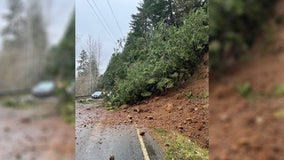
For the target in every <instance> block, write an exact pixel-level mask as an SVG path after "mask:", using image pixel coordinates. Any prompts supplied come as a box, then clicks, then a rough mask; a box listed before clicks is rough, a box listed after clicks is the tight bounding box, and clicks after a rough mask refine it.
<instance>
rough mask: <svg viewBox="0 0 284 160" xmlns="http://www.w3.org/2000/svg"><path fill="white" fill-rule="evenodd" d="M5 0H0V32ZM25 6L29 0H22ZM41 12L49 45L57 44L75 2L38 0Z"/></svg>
mask: <svg viewBox="0 0 284 160" xmlns="http://www.w3.org/2000/svg"><path fill="white" fill-rule="evenodd" d="M6 2H7V0H0V31H1V30H2V28H3V27H4V26H5V25H6V22H5V20H4V19H3V17H2V16H3V13H7V11H8V10H7V5H6ZM23 2H24V4H25V6H26V5H27V3H28V2H29V0H23ZM40 2H41V4H42V11H43V15H44V17H45V22H46V27H47V28H46V29H47V33H48V40H49V44H50V45H54V44H57V43H58V42H59V41H60V40H61V38H62V36H63V34H64V33H65V30H66V27H67V25H68V23H69V21H70V19H71V15H72V11H73V10H74V5H75V0H40ZM1 46H2V38H1V36H0V47H1Z"/></svg>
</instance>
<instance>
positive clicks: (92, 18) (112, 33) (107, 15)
mask: <svg viewBox="0 0 284 160" xmlns="http://www.w3.org/2000/svg"><path fill="white" fill-rule="evenodd" d="M107 2H109V3H110V6H111V8H112V10H113V12H114V14H115V17H116V18H117V22H118V25H119V27H118V25H117V23H116V21H115V19H114V16H113V14H112V11H111V9H110V7H109V5H108V3H107ZM139 2H142V0H76V57H77V58H78V56H79V54H80V52H81V50H82V48H83V47H84V46H85V44H86V41H87V38H88V36H89V35H90V36H92V37H93V38H94V39H100V41H101V44H102V53H101V59H100V68H99V71H100V74H102V73H103V72H104V71H105V69H106V67H107V65H108V62H109V60H110V58H111V55H112V53H113V49H114V48H115V47H116V41H117V40H119V39H121V38H123V37H126V36H127V34H128V32H129V31H130V27H129V26H130V20H131V15H132V14H135V13H137V12H138V11H137V8H136V7H137V6H138V3H139ZM89 3H90V4H91V5H90V4H89ZM91 6H93V9H94V10H95V11H93V9H92V7H91ZM94 12H96V14H97V15H96V14H95V13H94ZM98 17H99V18H98ZM104 26H105V27H104ZM105 28H109V29H105ZM119 28H120V29H121V30H120V29H119ZM106 30H108V31H106ZM121 32H122V33H121Z"/></svg>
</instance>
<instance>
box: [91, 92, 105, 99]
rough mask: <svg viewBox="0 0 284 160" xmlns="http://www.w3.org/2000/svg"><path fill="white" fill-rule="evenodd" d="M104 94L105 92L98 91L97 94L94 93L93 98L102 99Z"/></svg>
mask: <svg viewBox="0 0 284 160" xmlns="http://www.w3.org/2000/svg"><path fill="white" fill-rule="evenodd" d="M102 94H103V92H101V91H96V92H94V93H93V94H92V98H94V99H99V98H102Z"/></svg>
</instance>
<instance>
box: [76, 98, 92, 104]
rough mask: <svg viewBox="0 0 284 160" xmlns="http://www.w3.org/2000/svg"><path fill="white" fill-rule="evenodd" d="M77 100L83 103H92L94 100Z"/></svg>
mask: <svg viewBox="0 0 284 160" xmlns="http://www.w3.org/2000/svg"><path fill="white" fill-rule="evenodd" d="M77 102H78V103H82V104H91V103H92V101H89V100H88V99H78V100H77Z"/></svg>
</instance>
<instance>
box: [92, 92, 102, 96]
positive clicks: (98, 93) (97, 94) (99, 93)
mask: <svg viewBox="0 0 284 160" xmlns="http://www.w3.org/2000/svg"><path fill="white" fill-rule="evenodd" d="M101 94H102V92H100V91H97V92H94V94H93V95H95V96H99V95H101Z"/></svg>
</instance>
